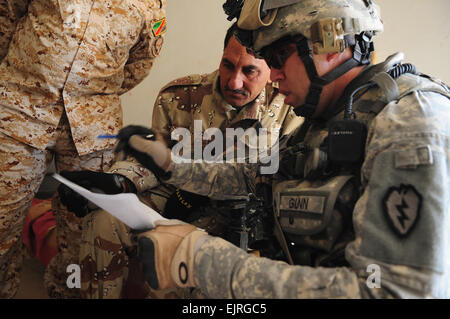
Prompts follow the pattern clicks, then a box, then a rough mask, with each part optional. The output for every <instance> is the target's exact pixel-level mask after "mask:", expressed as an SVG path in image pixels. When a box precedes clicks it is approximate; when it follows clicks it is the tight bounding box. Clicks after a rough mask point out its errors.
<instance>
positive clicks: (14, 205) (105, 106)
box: [0, 0, 165, 297]
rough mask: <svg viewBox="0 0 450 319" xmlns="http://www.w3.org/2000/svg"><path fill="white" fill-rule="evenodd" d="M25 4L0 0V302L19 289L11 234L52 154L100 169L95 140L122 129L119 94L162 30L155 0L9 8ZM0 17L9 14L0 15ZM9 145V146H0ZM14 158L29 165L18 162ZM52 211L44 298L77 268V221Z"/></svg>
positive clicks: (155, 50) (100, 147)
mask: <svg viewBox="0 0 450 319" xmlns="http://www.w3.org/2000/svg"><path fill="white" fill-rule="evenodd" d="M16 3H17V5H16ZM25 3H26V2H25V1H16V2H15V1H7V4H5V2H4V1H2V2H0V10H1V11H0V14H1V15H2V17H1V23H2V24H4V23H5V24H6V23H9V25H10V26H9V29H11V30H12V28H14V25H15V24H17V25H16V27H15V31H14V34H13V35H12V36H11V35H7V34H5V35H0V38H1V41H2V45H3V43H5V44H6V43H7V42H9V47H8V51H7V53H6V56H5V57H4V58H3V60H2V63H1V64H0V133H1V134H2V140H4V139H7V140H8V144H6V142H5V144H3V143H2V152H1V153H0V157H1V158H2V161H1V162H2V163H1V164H0V165H2V167H1V177H0V193H1V194H2V197H1V201H0V214H1V216H2V219H3V220H4V221H3V222H2V225H1V229H0V231H1V232H0V233H1V241H0V245H1V247H0V268H1V273H0V282H1V284H0V295H2V296H4V297H11V296H13V295H14V293H15V291H16V289H17V285H18V283H19V278H18V276H17V274H16V273H17V271H18V270H19V268H20V262H12V260H19V258H18V257H17V256H16V255H18V254H19V253H20V252H19V249H18V248H17V247H18V245H20V240H19V238H20V231H19V230H20V229H21V227H22V226H21V225H22V222H23V219H24V218H23V217H24V216H25V212H26V211H27V208H28V206H29V204H30V203H31V200H32V198H33V196H34V194H35V193H36V191H37V189H38V187H39V184H40V182H41V180H42V177H43V174H44V173H45V171H46V168H47V166H48V164H49V162H50V160H51V152H55V153H56V154H57V155H56V169H57V171H59V170H61V169H64V170H79V169H90V170H104V169H107V168H108V167H109V166H110V165H111V163H112V147H113V145H114V142H115V141H114V140H111V139H99V138H97V136H98V135H100V134H116V133H117V132H118V131H119V129H120V128H121V127H122V110H121V105H120V99H119V95H120V94H122V93H124V92H126V91H128V90H130V89H132V88H133V87H134V86H135V85H137V84H138V83H140V82H141V81H142V80H143V79H144V78H145V77H146V76H147V75H148V73H149V70H150V68H151V66H152V64H153V61H154V59H155V57H156V56H157V55H158V54H159V52H160V49H161V46H162V43H163V38H162V36H161V31H162V30H163V29H164V28H165V20H164V22H163V21H161V19H163V18H165V11H164V6H165V1H164V0H163V1H157V0H127V1H109V2H104V1H92V0H71V1H66V0H65V1H56V0H45V1H44V0H34V1H32V2H30V4H29V6H28V8H27V9H28V12H27V13H26V14H25V15H24V16H23V17H19V16H18V14H19V13H20V12H24V11H26V10H18V9H17V10H16V8H20V9H23V8H24V5H25ZM5 8H8V10H5ZM5 12H6V13H7V14H12V16H11V17H4V15H3V14H4V13H5ZM19 18H20V20H19V22H18V23H17V20H18V19H19ZM8 19H10V20H8ZM5 21H6V22H5ZM161 22H163V23H161ZM2 31H3V30H2ZM8 38H10V40H8ZM2 49H3V47H2ZM2 54H3V53H2ZM68 140H72V141H73V142H72V145H70V149H69V148H68V147H66V146H61V147H60V146H59V145H69V144H70V143H69V141H68ZM10 143H11V145H14V147H12V146H11V147H10V148H8V147H7V146H6V145H10ZM58 152H62V153H61V154H59V153H58ZM103 152H105V153H104V155H102V153H103ZM12 154H17V157H15V158H13V156H12ZM23 154H26V156H27V157H28V158H30V159H29V160H27V161H23V160H21V159H22V158H23V156H25V155H23ZM6 158H7V160H5V159H6ZM19 165H20V166H21V167H18V166H19ZM11 199H12V200H11ZM59 209H60V207H59V204H57V206H56V207H55V208H54V213H55V219H56V224H57V228H58V241H59V243H58V245H59V249H60V252H61V254H59V255H58V257H55V259H54V260H53V261H52V264H51V265H50V266H49V268H48V272H47V274H46V285H47V286H48V289H49V290H50V294H51V295H52V296H62V295H63V294H64V293H65V292H64V291H63V290H64V287H65V286H66V283H65V281H66V278H64V277H66V276H67V274H66V273H65V269H66V265H67V264H70V263H77V261H78V250H79V246H78V245H79V241H80V228H81V223H80V221H79V220H78V219H76V218H75V217H74V216H73V214H70V215H69V214H66V213H64V212H62V213H60V212H59ZM68 245H70V247H68ZM13 255H14V256H13ZM57 269H59V271H56V272H55V270H57ZM61 271H63V273H61ZM5 276H7V278H6V277H5ZM59 285H62V287H59V288H57V287H58V286H59ZM58 289H59V291H58ZM69 295H70V296H73V295H77V293H75V292H74V291H72V292H70V293H69Z"/></svg>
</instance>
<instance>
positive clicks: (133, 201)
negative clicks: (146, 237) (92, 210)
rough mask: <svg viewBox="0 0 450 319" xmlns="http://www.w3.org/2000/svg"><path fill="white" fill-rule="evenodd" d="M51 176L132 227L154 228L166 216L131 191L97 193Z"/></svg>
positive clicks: (56, 175)
mask: <svg viewBox="0 0 450 319" xmlns="http://www.w3.org/2000/svg"><path fill="white" fill-rule="evenodd" d="M53 178H55V179H56V180H58V181H60V182H61V183H64V184H65V185H67V186H68V187H70V188H71V189H73V190H74V191H76V192H77V193H79V194H80V195H82V196H83V197H85V198H86V199H88V200H90V201H91V202H93V203H94V204H95V205H97V206H98V207H100V208H102V209H104V210H106V211H107V212H108V213H110V214H111V215H113V216H114V217H116V218H118V219H119V220H121V221H122V222H123V223H124V224H125V225H127V226H129V227H130V228H132V229H151V228H155V221H157V220H166V218H164V217H162V216H161V215H160V214H158V213H157V212H156V211H155V210H153V209H152V208H150V207H148V206H147V205H145V204H144V203H142V202H141V201H140V200H139V198H138V197H137V196H136V195H135V194H133V193H121V194H116V195H107V194H97V193H93V192H91V191H89V190H87V189H86V188H84V187H81V186H80V185H77V184H75V183H73V182H71V181H69V180H68V179H67V178H64V177H62V176H61V175H59V174H53Z"/></svg>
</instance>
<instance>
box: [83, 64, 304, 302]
mask: <svg viewBox="0 0 450 319" xmlns="http://www.w3.org/2000/svg"><path fill="white" fill-rule="evenodd" d="M218 77H219V71H215V72H213V73H210V74H205V75H191V76H187V77H184V78H180V79H177V80H175V81H172V82H170V83H169V84H167V85H166V86H164V87H163V88H162V89H161V91H160V94H159V95H158V97H157V99H156V102H155V106H154V109H153V118H152V128H153V129H155V130H157V131H159V132H161V133H162V134H163V135H164V137H165V138H166V140H167V141H169V139H170V134H171V132H172V131H173V130H174V129H176V128H179V127H182V128H187V129H189V131H190V132H192V134H193V132H194V120H201V121H202V131H205V130H206V129H208V128H210V127H217V128H219V129H221V130H225V128H227V127H230V126H233V125H234V124H235V123H238V122H239V121H240V120H243V119H248V118H251V119H259V120H260V122H261V124H262V126H263V127H264V128H267V129H268V132H269V133H270V132H276V134H281V135H285V134H289V133H291V132H292V131H293V130H294V129H296V128H297V127H298V126H300V125H301V123H302V122H303V118H300V117H298V116H296V115H295V114H294V113H293V111H292V107H290V106H288V105H286V104H284V96H283V95H281V94H279V93H278V90H277V89H276V88H275V87H274V86H273V85H272V84H268V85H266V87H265V89H264V90H263V91H262V92H261V94H260V95H259V96H258V98H257V99H256V100H255V101H254V102H252V103H250V104H248V105H246V106H244V108H243V109H242V110H241V111H240V112H238V111H237V110H236V109H235V108H234V107H232V106H231V105H229V104H228V103H227V102H226V101H225V100H224V98H223V97H222V95H221V93H220V91H219V88H218V86H219V78H218ZM110 172H114V173H118V174H121V175H124V176H127V177H128V178H129V179H130V180H132V181H133V182H134V184H135V185H136V188H137V190H138V193H139V194H140V195H141V200H143V201H144V202H145V203H146V204H147V205H149V206H150V207H152V208H153V209H155V210H157V211H159V212H161V211H162V209H163V208H164V205H165V203H166V200H167V197H168V196H169V195H170V194H171V193H173V191H174V190H175V189H174V188H173V187H171V186H170V185H160V186H158V187H156V186H157V185H159V182H158V180H157V179H156V178H155V176H154V175H153V174H152V173H151V172H149V171H148V170H147V169H145V168H144V167H143V166H141V165H140V164H138V163H136V162H134V161H118V162H116V163H114V164H113V166H112V168H111V169H110ZM155 187H156V188H155ZM150 191H151V192H156V193H159V194H162V195H164V196H165V197H161V196H158V195H157V196H155V195H154V194H152V193H151V192H150ZM97 215H98V217H96V216H97ZM108 219H109V220H110V221H109V222H107V220H108ZM100 220H101V221H102V222H100ZM83 229H84V230H83V233H84V235H83V243H82V247H81V252H80V260H81V264H82V267H84V269H83V268H82V272H85V273H88V274H89V275H85V276H84V277H83V279H82V282H81V288H82V295H83V297H88V298H120V297H139V296H140V297H142V295H143V293H145V291H149V290H148V288H146V287H141V288H140V289H139V293H134V294H132V295H131V294H130V293H129V291H130V289H129V286H130V281H131V282H134V283H136V282H138V280H139V278H142V277H140V275H139V276H138V278H129V277H128V274H131V275H134V274H136V272H131V271H129V270H128V269H127V266H128V263H129V262H132V258H130V259H128V257H127V254H125V253H124V252H126V251H130V252H131V251H134V248H133V247H131V246H129V245H130V242H129V239H128V236H129V231H130V230H129V229H128V227H125V226H124V225H121V223H120V221H118V220H116V219H115V218H114V217H112V216H110V215H109V214H107V213H105V212H102V211H99V212H94V213H91V214H90V215H89V218H85V223H84V226H83ZM106 241H107V242H108V243H109V244H108V245H103V246H100V245H99V244H98V242H106ZM119 254H120V256H122V258H124V260H125V262H123V260H122V259H121V262H120V263H116V256H118V255H119ZM87 269H88V270H87ZM105 271H107V273H108V275H105ZM110 274H114V275H110ZM127 278H128V280H127ZM143 282H144V281H142V280H141V284H142V283H143ZM131 285H135V284H131ZM180 296H185V291H182V290H177V291H172V290H169V291H163V292H158V291H151V292H150V291H149V297H151V298H173V297H180Z"/></svg>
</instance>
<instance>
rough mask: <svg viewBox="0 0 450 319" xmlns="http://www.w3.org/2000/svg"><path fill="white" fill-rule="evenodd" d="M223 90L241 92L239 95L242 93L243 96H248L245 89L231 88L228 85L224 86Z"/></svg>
mask: <svg viewBox="0 0 450 319" xmlns="http://www.w3.org/2000/svg"><path fill="white" fill-rule="evenodd" d="M225 91H227V92H231V93H235V94H241V95H243V96H245V97H247V96H248V93H247V92H246V91H244V90H239V89H235V90H232V89H230V88H229V87H228V86H225Z"/></svg>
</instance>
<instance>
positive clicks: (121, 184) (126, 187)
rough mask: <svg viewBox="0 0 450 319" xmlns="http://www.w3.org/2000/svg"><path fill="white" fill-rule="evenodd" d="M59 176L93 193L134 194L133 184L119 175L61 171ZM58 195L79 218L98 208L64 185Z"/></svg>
mask: <svg viewBox="0 0 450 319" xmlns="http://www.w3.org/2000/svg"><path fill="white" fill-rule="evenodd" d="M60 175H61V176H63V177H65V178H67V179H68V180H70V181H72V182H74V183H76V184H78V185H80V186H82V187H84V188H86V189H89V190H90V191H92V192H95V193H103V194H120V193H136V187H135V186H134V184H133V183H132V182H131V181H130V180H129V179H128V178H126V177H125V176H122V175H119V174H109V173H103V172H94V171H78V172H69V171H62V172H61V173H60ZM58 194H59V197H60V199H61V202H62V203H63V204H64V205H65V206H66V207H67V209H68V210H69V211H71V212H74V213H75V215H76V216H77V217H79V218H82V217H84V216H86V215H87V214H89V213H90V212H91V211H93V210H95V209H97V208H98V207H97V206H95V205H94V204H93V203H91V202H90V201H88V200H87V199H86V198H84V197H83V196H81V195H80V194H78V193H77V192H75V191H74V190H72V189H71V188H69V187H67V186H66V185H64V184H60V185H59V187H58Z"/></svg>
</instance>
